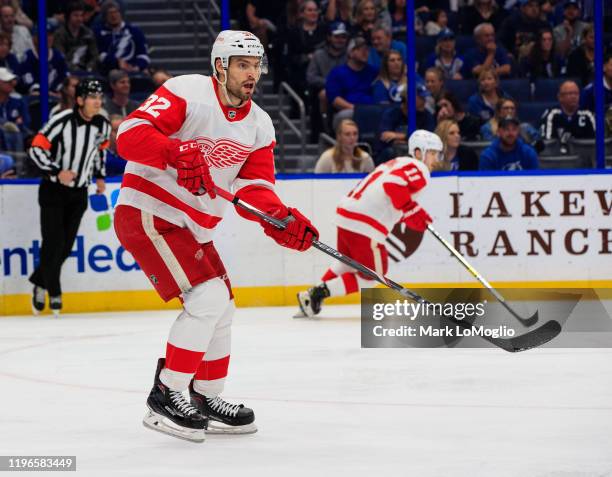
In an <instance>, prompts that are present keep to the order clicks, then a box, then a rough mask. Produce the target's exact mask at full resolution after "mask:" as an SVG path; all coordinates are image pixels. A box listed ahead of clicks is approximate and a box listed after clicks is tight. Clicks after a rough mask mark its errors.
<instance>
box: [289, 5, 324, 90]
mask: <svg viewBox="0 0 612 477" xmlns="http://www.w3.org/2000/svg"><path fill="white" fill-rule="evenodd" d="M325 34H326V32H325V27H324V25H323V24H322V23H321V22H319V7H318V6H317V3H316V2H314V1H313V0H308V1H306V2H304V3H302V5H301V7H300V21H299V22H298V25H296V26H295V27H294V28H291V29H289V31H288V32H287V47H288V48H287V57H286V60H285V61H284V63H285V64H287V66H288V83H289V84H290V85H291V87H292V88H293V89H294V90H295V91H296V92H297V93H298V94H300V95H301V96H304V93H305V91H306V69H307V68H308V62H309V61H310V59H311V58H312V56H313V53H314V51H315V50H316V49H317V48H320V47H322V46H323V45H324V44H325V36H326V35H325Z"/></svg>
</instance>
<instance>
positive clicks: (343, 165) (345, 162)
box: [314, 119, 374, 174]
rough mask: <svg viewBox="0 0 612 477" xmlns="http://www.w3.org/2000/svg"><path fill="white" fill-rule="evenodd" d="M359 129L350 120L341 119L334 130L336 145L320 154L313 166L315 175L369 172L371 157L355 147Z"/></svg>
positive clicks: (372, 165)
mask: <svg viewBox="0 0 612 477" xmlns="http://www.w3.org/2000/svg"><path fill="white" fill-rule="evenodd" d="M358 141H359V128H358V127H357V123H355V121H353V120H352V119H343V120H342V121H340V123H339V124H338V127H337V128H336V145H335V146H334V147H330V148H329V149H328V150H327V151H325V152H324V153H323V154H321V157H319V160H318V161H317V164H316V165H315V170H314V172H315V174H325V173H336V172H371V171H373V170H374V161H373V160H372V157H371V156H370V155H369V154H368V153H367V152H365V151H364V150H363V149H361V148H360V147H358V146H357V142H358Z"/></svg>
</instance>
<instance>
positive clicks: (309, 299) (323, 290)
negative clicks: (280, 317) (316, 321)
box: [294, 283, 329, 318]
mask: <svg viewBox="0 0 612 477" xmlns="http://www.w3.org/2000/svg"><path fill="white" fill-rule="evenodd" d="M328 296H329V290H328V288H327V285H326V284H325V283H321V284H320V285H317V286H316V287H312V288H310V289H309V290H308V291H301V292H299V293H298V294H297V299H298V304H299V305H300V310H301V311H302V314H301V315H300V314H298V315H296V316H294V318H303V317H305V316H307V317H309V318H312V317H313V316H315V315H318V314H319V312H320V311H321V305H322V304H323V300H324V299H325V298H327V297H328Z"/></svg>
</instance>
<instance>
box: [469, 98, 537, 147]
mask: <svg viewBox="0 0 612 477" xmlns="http://www.w3.org/2000/svg"><path fill="white" fill-rule="evenodd" d="M510 116H512V117H515V118H518V103H517V102H516V101H515V100H513V99H511V98H502V99H500V100H499V101H498V102H497V104H496V105H495V116H493V117H492V118H491V119H489V120H488V121H487V122H486V123H485V124H483V125H482V127H481V128H480V138H481V139H482V140H483V141H493V140H494V139H495V138H496V137H497V131H498V129H499V122H500V121H501V119H502V118H507V117H510ZM520 132H521V137H522V138H523V140H524V141H525V142H526V143H527V144H533V143H535V142H536V141H538V140H539V139H540V132H539V131H538V130H537V129H536V128H534V127H533V126H532V125H531V124H529V123H520Z"/></svg>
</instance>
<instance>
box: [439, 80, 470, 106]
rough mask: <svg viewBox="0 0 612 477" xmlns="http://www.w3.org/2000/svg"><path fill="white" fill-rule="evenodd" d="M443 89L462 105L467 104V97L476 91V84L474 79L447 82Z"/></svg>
mask: <svg viewBox="0 0 612 477" xmlns="http://www.w3.org/2000/svg"><path fill="white" fill-rule="evenodd" d="M444 87H445V88H446V90H447V91H450V92H451V93H453V94H454V95H455V96H456V97H457V99H458V100H459V101H460V102H462V103H467V100H468V99H469V97H470V96H472V95H473V94H474V93H476V92H477V91H478V83H477V82H476V80H475V79H467V80H448V81H446V83H445V85H444Z"/></svg>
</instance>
